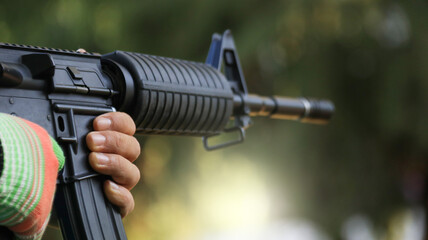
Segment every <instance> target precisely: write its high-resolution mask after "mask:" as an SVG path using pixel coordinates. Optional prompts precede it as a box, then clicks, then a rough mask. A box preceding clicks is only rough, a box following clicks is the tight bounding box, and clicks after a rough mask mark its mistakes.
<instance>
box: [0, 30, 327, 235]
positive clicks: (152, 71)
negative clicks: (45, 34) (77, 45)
mask: <svg viewBox="0 0 428 240" xmlns="http://www.w3.org/2000/svg"><path fill="white" fill-rule="evenodd" d="M222 69H223V72H224V74H223V73H222V72H221V70H222ZM116 109H117V110H119V111H123V112H126V113H128V114H129V115H131V116H132V118H133V119H134V121H135V124H136V126H137V133H142V134H167V135H179V136H202V138H203V143H204V146H205V148H206V149H207V150H213V149H218V148H222V147H226V146H230V145H233V144H236V143H240V142H242V141H243V140H244V137H245V128H247V127H248V126H249V125H250V122H251V120H250V117H252V116H263V117H270V118H278V119H294V120H300V121H302V122H308V123H325V122H327V121H328V120H329V119H330V117H331V115H332V113H333V111H334V106H333V104H332V103H331V102H330V101H327V100H321V101H318V100H311V99H306V98H296V99H294V98H285V97H262V96H257V95H250V94H248V91H247V86H246V83H245V79H244V75H243V72H242V69H241V66H240V62H239V59H238V54H237V51H236V48H235V43H234V41H233V38H232V35H231V33H230V31H226V32H225V33H224V34H223V35H219V34H214V35H213V38H212V43H211V47H210V49H209V53H208V57H207V60H206V62H205V63H197V62H190V61H184V60H179V59H172V58H165V57H158V56H151V55H146V54H141V53H133V52H124V51H115V52H113V53H109V54H106V55H99V54H94V53H88V52H85V51H69V50H61V49H53V48H42V47H35V46H27V45H17V44H7V43H1V44H0V112H5V113H9V114H13V115H17V116H20V117H23V118H26V119H28V120H30V121H32V122H35V123H37V124H39V125H41V126H42V127H44V128H45V129H46V130H47V131H48V132H49V133H50V134H51V135H52V136H53V137H55V138H56V139H57V141H58V142H59V143H60V145H61V147H62V148H63V150H64V153H65V154H66V163H65V166H64V169H63V171H62V172H61V173H60V174H59V176H58V180H57V192H56V196H55V203H54V205H55V209H56V213H57V215H58V219H59V224H60V227H61V230H62V235H63V237H64V239H67V240H69V239H95V240H99V239H126V234H125V230H124V228H123V224H122V220H121V217H120V214H119V212H118V210H117V209H116V208H115V207H114V206H112V205H111V204H110V202H109V201H108V200H107V199H106V198H105V197H104V194H103V190H102V189H103V188H102V184H103V182H104V180H105V178H106V177H105V176H102V175H100V174H98V173H96V172H94V171H93V170H92V169H91V167H90V166H89V164H88V154H89V150H88V149H87V147H86V143H85V136H86V135H87V134H88V133H89V132H90V131H91V130H92V129H91V126H92V121H93V119H94V118H95V117H96V116H97V115H100V114H103V113H106V112H112V111H116ZM230 119H233V125H232V126H230V127H226V126H228V125H229V124H228V122H229V121H230ZM223 132H236V133H237V136H239V137H238V138H237V139H236V140H232V141H228V142H224V143H220V144H214V145H212V144H210V143H209V141H208V140H209V139H210V138H211V137H212V136H217V135H219V134H221V133H223Z"/></svg>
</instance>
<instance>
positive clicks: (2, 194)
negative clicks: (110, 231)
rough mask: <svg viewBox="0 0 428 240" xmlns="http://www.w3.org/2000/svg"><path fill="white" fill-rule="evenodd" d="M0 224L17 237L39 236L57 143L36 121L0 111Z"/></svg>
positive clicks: (57, 165)
mask: <svg viewBox="0 0 428 240" xmlns="http://www.w3.org/2000/svg"><path fill="white" fill-rule="evenodd" d="M0 145H1V150H2V151H1V155H0V157H1V159H2V161H0V162H1V163H0V164H1V166H2V167H1V169H2V170H1V173H0V174H1V175H0V225H2V226H6V227H8V228H9V229H10V230H12V231H13V232H14V234H15V237H16V238H18V239H40V238H41V236H42V235H43V232H44V230H45V228H46V226H47V223H48V222H49V217H50V211H51V209H52V202H53V196H54V193H55V186H56V177H57V173H58V170H60V169H61V168H62V166H63V165H64V155H63V153H62V150H61V148H60V147H59V145H58V144H57V143H56V142H55V141H54V140H53V139H52V138H51V137H50V136H49V134H48V133H47V132H46V130H44V129H43V128H42V127H40V126H39V125H37V124H34V123H32V122H29V121H26V120H24V119H22V118H18V117H14V116H11V115H7V114H3V113H0Z"/></svg>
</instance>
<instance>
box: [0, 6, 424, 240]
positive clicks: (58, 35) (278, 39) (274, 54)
mask: <svg viewBox="0 0 428 240" xmlns="http://www.w3.org/2000/svg"><path fill="white" fill-rule="evenodd" d="M0 4H1V5H0V41H2V42H12V43H22V44H31V45H41V46H47V47H56V48H68V49H77V48H81V47H82V48H85V49H87V50H88V51H94V52H100V53H107V52H111V51H113V50H116V49H120V50H128V51H135V52H144V53H149V54H155V55H162V56H169V57H175V58H184V59H189V60H194V61H204V58H205V56H206V53H207V51H208V46H209V43H210V36H211V34H212V33H213V32H222V31H224V30H225V29H232V32H233V34H234V37H235V41H236V44H237V47H238V50H239V53H240V57H241V63H242V65H243V68H244V72H245V75H246V80H247V84H248V88H249V90H250V91H251V92H254V93H258V94H265V95H287V96H296V97H297V96H302V95H304V96H313V97H318V98H328V99H331V100H332V101H333V102H334V103H335V104H336V109H337V110H336V114H335V116H334V119H333V120H332V122H331V123H330V124H329V125H327V126H323V127H320V126H309V125H303V124H300V123H295V122H282V121H275V120H264V119H257V120H255V124H254V126H253V127H252V128H251V129H250V130H249V131H248V134H247V140H246V142H245V143H244V144H242V145H240V146H236V147H232V148H229V149H224V150H220V151H217V152H214V153H211V152H209V153H207V152H204V151H203V149H202V145H201V143H200V142H199V140H198V139H193V138H178V137H159V136H150V137H146V136H144V137H139V138H140V139H141V141H142V143H143V144H142V145H143V148H144V151H143V154H142V157H141V159H139V160H138V161H137V162H136V164H137V165H138V166H139V167H140V169H141V172H142V179H143V180H142V182H141V183H140V184H139V185H138V186H137V187H136V188H135V190H134V192H133V193H134V195H135V199H136V203H137V204H136V209H135V211H134V212H133V214H131V215H130V216H129V217H127V218H126V219H125V224H126V229H127V231H128V234H129V238H130V239H201V236H204V235H205V234H206V233H207V232H208V233H209V232H215V231H221V230H224V229H229V228H234V227H239V226H241V225H242V224H241V225H240V224H239V223H242V221H243V220H244V219H247V220H248V222H247V223H248V224H249V225H248V226H252V225H257V224H261V222H258V221H251V219H253V220H257V219H258V220H260V219H264V218H266V219H265V222H266V221H267V222H269V221H276V220H281V219H294V218H301V219H308V220H310V221H311V222H313V223H315V224H316V225H317V226H318V227H319V228H320V229H321V230H322V231H324V232H326V233H327V234H328V235H329V236H331V237H332V238H333V239H339V238H340V236H341V228H342V224H343V222H344V221H345V220H346V219H347V218H348V217H350V216H352V215H355V214H363V215H366V216H368V217H369V218H370V219H371V221H373V223H374V226H375V229H376V232H377V233H378V234H379V235H382V236H384V237H385V238H384V239H396V238H394V237H393V234H391V233H390V232H391V231H390V230H388V229H389V227H388V226H390V224H391V219H392V218H394V214H395V213H396V212H397V211H399V210H400V209H402V208H405V207H409V206H414V205H420V204H423V201H424V199H425V194H426V192H425V178H426V161H427V159H428V134H427V132H428V124H426V121H427V119H428V118H427V117H428V112H427V111H426V109H427V103H428V81H427V76H428V67H427V63H428V42H427V41H428V40H427V39H428V31H427V28H426V23H427V22H428V15H427V14H426V13H427V11H428V3H427V2H426V1H404V0H403V1H392V0H390V1H388V0H383V1H382V0H360V1H356V0H342V1H339V0H319V1H309V0H290V1H280V0H271V1H262V0H234V1H227V0H216V1H213V0H209V1H199V0H176V1H166V0H157V1H154V0H148V1H136V0H126V1H125V0H123V1H112V0H103V1H100V0H96V1H83V0H75V1H65V0H60V1H52V0H45V1H19V0H17V1H2V2H1V3H0ZM237 192H238V194H235V195H238V196H235V198H234V197H233V195H234V194H233V193H237ZM246 194H247V195H248V196H247V195H246ZM252 194H253V195H252ZM219 195H220V196H219ZM228 196H231V197H230V198H228ZM254 196H258V197H260V199H259V201H260V202H258V205H257V204H255V205H251V204H250V205H248V207H244V208H243V210H242V209H241V210H239V211H241V212H239V211H238V212H237V213H235V215H234V216H235V218H233V217H232V214H233V212H234V211H237V209H239V208H240V207H237V206H239V205H240V204H239V201H240V199H241V200H242V199H248V198H254ZM263 196H264V197H263ZM215 197H217V198H215ZM240 197H241V198H240ZM210 199H211V200H212V199H214V200H215V201H210ZM234 201H235V202H234ZM236 201H238V203H236ZM260 203H263V204H260ZM242 204H243V203H242ZM242 204H241V205H242ZM259 205H266V206H268V209H264V210H260V211H259V213H260V214H261V215H260V214H259V215H256V216H251V214H250V215H248V214H247V213H246V212H257V211H253V210H252V209H251V208H252V206H259ZM242 206H246V205H245V204H243V205H242ZM246 208H248V209H247V211H245V209H246ZM212 209H217V210H215V211H217V212H212ZM217 213H218V214H217ZM228 213H230V216H229V217H230V219H229V220H227V219H228V218H229V217H228ZM263 213H268V215H266V216H264V215H263ZM222 214H223V215H222ZM222 218H223V221H224V222H222Z"/></svg>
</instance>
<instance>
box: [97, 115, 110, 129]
mask: <svg viewBox="0 0 428 240" xmlns="http://www.w3.org/2000/svg"><path fill="white" fill-rule="evenodd" d="M97 123H98V127H100V128H101V129H103V130H104V129H108V128H109V127H110V125H111V120H110V119H108V118H103V117H100V118H98V119H97Z"/></svg>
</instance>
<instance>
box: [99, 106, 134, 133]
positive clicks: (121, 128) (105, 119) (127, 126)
mask: <svg viewBox="0 0 428 240" xmlns="http://www.w3.org/2000/svg"><path fill="white" fill-rule="evenodd" d="M93 125H94V130H95V131H105V130H111V131H117V132H121V133H125V134H128V135H134V133H135V123H134V121H133V120H132V118H131V117H130V116H129V115H128V114H126V113H123V112H111V113H105V114H103V115H100V116H98V117H97V118H95V120H94V123H93Z"/></svg>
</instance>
